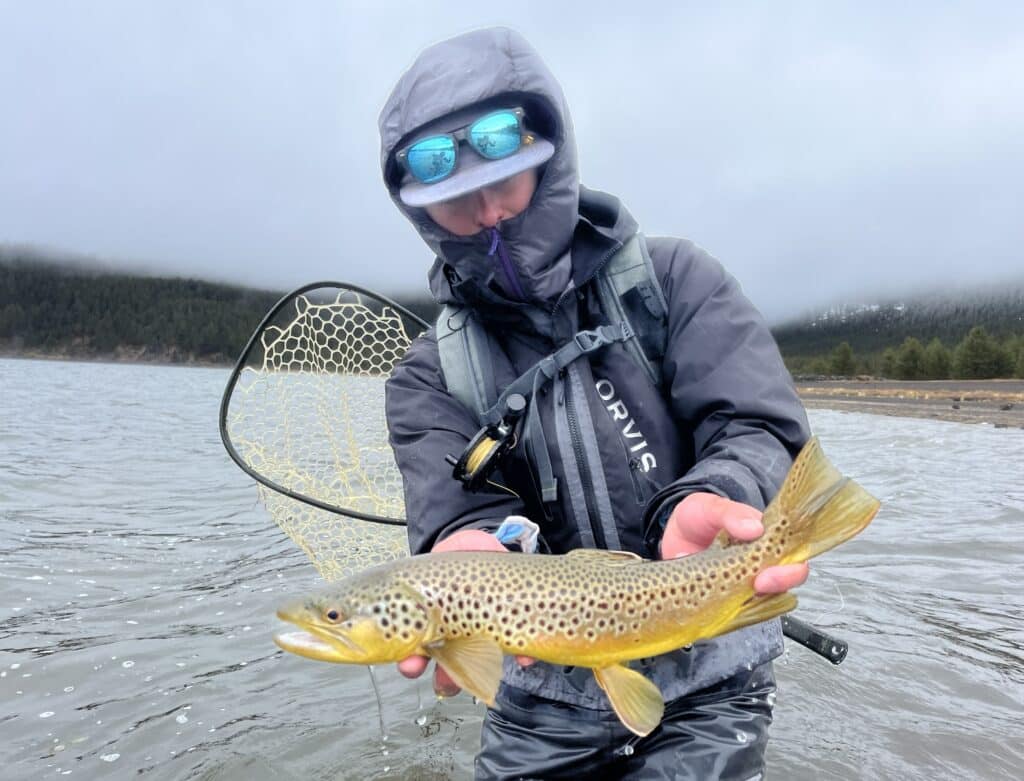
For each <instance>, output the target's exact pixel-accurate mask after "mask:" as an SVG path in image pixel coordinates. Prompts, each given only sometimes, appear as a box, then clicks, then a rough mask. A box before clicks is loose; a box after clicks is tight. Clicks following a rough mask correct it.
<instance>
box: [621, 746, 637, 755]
mask: <svg viewBox="0 0 1024 781" xmlns="http://www.w3.org/2000/svg"><path fill="white" fill-rule="evenodd" d="M635 750H636V749H634V748H633V744H632V743H627V744H626V745H625V746H623V747H622V753H623V755H624V756H627V757H631V756H633V752H634V751H635Z"/></svg>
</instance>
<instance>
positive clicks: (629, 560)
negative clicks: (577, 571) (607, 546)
mask: <svg viewBox="0 0 1024 781" xmlns="http://www.w3.org/2000/svg"><path fill="white" fill-rule="evenodd" d="M565 555H566V556H572V557H573V558H574V559H588V560H590V561H595V562H601V563H602V564H612V565H614V564H635V563H636V562H639V561H647V559H645V558H644V557H643V556H637V555H636V554H635V553H630V552H629V551H626V550H601V549H599V548H577V549H576V550H571V551H569V552H568V553H566V554H565Z"/></svg>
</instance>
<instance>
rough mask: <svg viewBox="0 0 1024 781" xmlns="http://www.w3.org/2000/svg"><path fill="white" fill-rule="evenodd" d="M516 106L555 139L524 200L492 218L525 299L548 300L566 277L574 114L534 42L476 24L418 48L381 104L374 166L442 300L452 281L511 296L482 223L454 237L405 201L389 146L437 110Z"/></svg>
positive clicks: (450, 296) (439, 113)
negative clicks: (427, 255) (414, 236)
mask: <svg viewBox="0 0 1024 781" xmlns="http://www.w3.org/2000/svg"><path fill="white" fill-rule="evenodd" d="M517 106H518V107H522V108H523V109H524V110H525V112H526V125H527V127H528V128H529V129H530V130H531V131H532V132H535V133H537V134H538V135H540V136H541V137H543V138H546V139H548V140H549V141H551V142H552V144H554V146H555V152H554V155H553V156H552V157H551V159H550V160H548V162H547V163H546V164H545V165H544V166H543V167H542V168H541V170H540V171H539V174H540V176H539V180H538V184H537V190H536V192H535V193H534V195H533V199H532V200H531V202H530V205H529V206H528V207H527V208H526V209H525V210H524V211H523V212H522V213H520V214H519V215H517V216H516V217H515V218H513V219H511V220H506V221H504V222H502V223H501V225H500V226H499V231H500V234H501V244H503V249H504V251H505V254H506V258H507V260H508V261H509V262H510V264H511V267H512V269H513V270H514V273H515V274H516V276H517V281H518V283H519V288H520V292H521V293H522V294H523V298H524V300H525V301H526V302H527V303H533V304H541V305H543V304H547V303H550V302H552V301H554V300H555V299H557V298H558V296H559V295H560V294H561V293H562V292H563V291H564V290H565V289H566V287H567V285H568V284H569V281H570V279H571V276H572V266H571V260H570V256H569V247H570V244H571V242H572V239H573V233H574V230H575V227H576V222H577V214H578V209H579V175H578V170H577V162H576V141H575V137H574V135H573V130H572V120H571V118H570V116H569V110H568V107H567V106H566V103H565V97H564V95H563V94H562V89H561V87H560V86H559V84H558V82H557V81H556V80H555V78H554V76H553V75H552V73H551V72H550V71H549V70H548V68H547V66H546V65H545V64H544V62H543V61H542V60H541V58H540V56H539V55H538V54H537V52H536V51H535V50H534V49H533V47H532V46H530V44H529V43H528V42H527V41H526V39H524V38H523V37H522V36H521V35H520V34H519V33H517V32H515V31H513V30H509V29H506V28H501V27H497V28H488V29H484V30H475V31H473V32H470V33H466V34H464V35H459V36H456V37H454V38H450V39H448V40H445V41H442V42H440V43H438V44H435V45H434V46H431V47H429V48H428V49H426V50H424V51H423V52H422V53H421V54H420V55H419V56H418V57H417V58H416V60H415V61H414V62H413V64H412V66H411V67H410V68H409V69H408V70H407V71H406V72H405V73H404V74H403V75H402V77H401V78H400V79H399V80H398V83H397V84H396V85H395V88H394V89H393V90H392V92H391V95H390V96H389V98H388V100H387V102H386V103H385V105H384V108H383V109H382V110H381V114H380V119H379V127H380V138H381V168H382V171H383V174H384V181H385V183H386V184H387V188H388V192H389V193H390V195H391V199H392V200H393V201H394V202H395V205H396V206H398V208H399V209H400V210H401V211H402V212H403V213H404V214H405V216H406V217H407V218H408V219H409V220H410V222H412V224H413V226H414V227H415V228H416V230H417V231H418V232H419V234H420V236H421V237H422V238H423V240H424V241H425V242H426V243H427V246H429V247H430V249H431V250H432V251H433V252H434V254H435V255H437V258H438V260H437V262H435V263H434V265H433V267H432V268H431V270H430V274H429V279H430V288H431V292H432V293H433V294H434V297H435V298H436V299H437V300H438V301H439V302H441V303H449V302H457V303H463V302H461V301H460V298H459V296H458V294H457V293H456V292H454V291H453V290H452V283H453V282H457V281H469V280H472V281H473V282H474V283H476V285H475V286H479V287H480V288H485V289H488V290H492V291H495V292H497V293H498V295H499V297H505V298H508V299H510V300H514V299H516V298H518V296H517V295H515V294H513V293H512V292H511V291H510V285H509V283H508V280H507V276H506V274H505V273H503V272H502V270H501V266H500V260H499V253H498V252H494V251H493V247H494V241H493V236H492V235H491V234H490V232H488V231H481V232H480V233H478V234H475V235H473V236H456V235H454V234H452V233H450V232H448V231H447V230H445V229H444V228H442V227H441V226H439V225H437V224H436V223H435V222H434V221H433V220H431V219H430V217H428V216H427V213H426V211H424V210H423V209H418V208H413V207H409V206H406V205H405V204H404V203H403V202H402V200H401V199H400V198H399V195H398V189H399V184H400V182H401V178H402V175H403V171H402V169H401V168H400V166H399V165H398V163H397V162H396V160H395V153H396V152H397V151H398V150H399V149H401V148H402V147H403V146H404V145H405V144H406V143H408V142H409V141H410V140H411V139H412V138H413V137H414V136H415V135H417V134H419V133H421V132H423V131H424V130H425V129H428V128H429V127H430V126H431V125H437V127H438V129H450V128H445V126H444V123H445V118H447V117H449V116H450V115H452V114H455V113H459V114H464V113H465V112H466V110H467V109H470V108H479V109H480V113H481V114H482V113H485V112H486V111H487V110H490V109H493V108H498V107H517Z"/></svg>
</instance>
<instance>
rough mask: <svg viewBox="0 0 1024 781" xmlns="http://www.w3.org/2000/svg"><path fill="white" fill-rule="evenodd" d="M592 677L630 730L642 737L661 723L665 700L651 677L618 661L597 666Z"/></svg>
mask: <svg viewBox="0 0 1024 781" xmlns="http://www.w3.org/2000/svg"><path fill="white" fill-rule="evenodd" d="M594 677H595V678H597V682H598V684H600V686H601V688H602V689H604V692H605V694H607V695H608V701H609V702H611V704H612V708H613V709H614V710H615V713H616V715H617V716H618V717H619V720H620V721H622V723H623V724H625V725H626V727H627V728H628V729H629V730H630V731H631V732H634V733H636V734H637V735H640V736H641V737H643V736H644V735H649V734H650V733H651V732H652V731H653V730H654V728H655V727H657V726H658V724H660V723H661V717H662V716H663V715H664V714H665V701H664V700H663V699H662V697H661V691H659V689H658V687H657V686H655V685H654V684H653V683H651V681H650V679H648V678H645V677H644V676H643V675H641V674H640V673H638V672H637V671H636V670H631V669H630V668H628V667H625V666H623V665H621V664H613V665H612V666H611V667H602V668H600V669H596V670H594Z"/></svg>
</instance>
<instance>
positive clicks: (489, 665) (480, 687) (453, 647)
mask: <svg viewBox="0 0 1024 781" xmlns="http://www.w3.org/2000/svg"><path fill="white" fill-rule="evenodd" d="M425 650H426V652H427V653H429V654H430V655H431V656H432V657H433V658H434V659H435V660H436V661H437V663H438V664H440V665H441V666H442V667H443V668H444V669H445V670H446V671H447V672H448V674H449V675H450V676H451V677H452V680H453V681H455V683H457V684H458V685H459V686H460V687H461V688H463V689H465V690H466V691H468V692H469V693H470V694H472V695H473V696H474V697H476V698H477V699H478V700H481V701H483V702H486V703H487V705H488V707H491V708H493V707H494V696H495V695H496V694H497V693H498V684H499V683H501V658H502V653H501V648H500V647H499V646H498V644H497V643H496V642H494V641H493V640H491V639H490V638H488V637H483V636H480V635H477V636H475V637H461V638H458V639H456V640H446V641H444V642H441V643H438V644H437V645H429V646H427V647H426V648H425Z"/></svg>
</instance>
